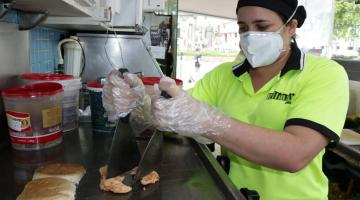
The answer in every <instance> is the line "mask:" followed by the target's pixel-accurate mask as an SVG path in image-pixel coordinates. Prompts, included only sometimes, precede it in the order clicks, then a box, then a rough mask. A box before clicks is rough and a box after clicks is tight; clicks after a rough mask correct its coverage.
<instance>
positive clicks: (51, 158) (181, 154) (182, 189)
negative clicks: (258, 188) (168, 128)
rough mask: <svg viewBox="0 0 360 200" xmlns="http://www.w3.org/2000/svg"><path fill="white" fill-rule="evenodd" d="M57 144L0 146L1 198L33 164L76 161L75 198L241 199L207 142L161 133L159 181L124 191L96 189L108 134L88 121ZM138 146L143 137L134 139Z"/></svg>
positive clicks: (14, 190) (16, 189)
mask: <svg viewBox="0 0 360 200" xmlns="http://www.w3.org/2000/svg"><path fill="white" fill-rule="evenodd" d="M63 139H64V141H63V143H62V144H61V145H60V146H57V147H55V148H52V149H48V150H42V151H37V152H19V151H14V150H12V149H11V148H9V149H6V150H5V151H2V152H0V165H1V168H2V170H1V172H0V176H1V179H0V194H1V199H4V200H7V199H15V198H16V197H17V195H19V194H20V192H21V191H22V190H23V188H24V185H25V184H26V182H28V181H30V180H31V178H32V174H33V172H34V170H35V169H36V168H37V167H38V166H41V165H44V164H46V163H51V162H67V163H79V164H82V165H84V166H85V167H86V170H87V173H86V175H85V176H84V177H83V179H82V180H81V182H80V184H79V186H78V188H77V192H76V199H78V200H102V199H104V200H112V199H114V200H115V199H116V200H119V199H120V200H121V199H126V200H127V199H171V200H177V199H181V200H183V199H187V200H188V199H197V200H201V199H204V200H205V199H206V200H218V199H226V200H232V199H245V198H244V197H243V196H242V195H241V193H240V192H239V191H238V190H237V189H236V188H235V186H234V185H233V183H232V182H231V181H230V179H229V178H228V176H227V175H226V174H225V172H224V171H223V170H222V168H221V167H220V165H219V164H218V163H217V161H216V160H215V158H214V157H213V156H212V155H211V153H210V151H209V150H208V148H207V147H206V145H201V144H198V143H196V142H195V141H193V140H191V139H188V138H184V137H179V136H176V135H174V134H166V135H165V137H164V145H163V160H162V164H161V165H160V169H159V170H158V172H159V174H160V182H158V183H156V184H154V185H152V186H148V187H145V189H144V188H143V187H140V186H136V187H135V191H134V192H132V193H130V194H127V195H122V194H111V193H107V192H102V191H100V189H99V180H100V175H99V172H98V169H99V167H101V166H103V165H105V164H106V163H107V158H108V155H109V151H110V144H111V140H112V134H107V133H96V132H93V131H92V129H91V124H90V123H88V124H85V125H84V124H82V125H81V127H80V128H79V130H74V131H71V132H68V133H66V134H65V135H64V137H63ZM138 142H139V145H140V146H144V145H146V143H147V141H146V140H142V141H138Z"/></svg>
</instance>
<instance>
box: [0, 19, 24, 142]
mask: <svg viewBox="0 0 360 200" xmlns="http://www.w3.org/2000/svg"><path fill="white" fill-rule="evenodd" d="M27 72H30V59H29V32H28V31H18V30H17V24H12V23H3V22H0V90H3V89H4V88H7V87H10V86H14V85H18V84H19V83H18V75H20V74H22V73H27ZM6 135H8V133H7V125H6V118H5V114H4V104H3V99H2V98H0V149H1V148H2V147H3V146H4V140H5V139H6Z"/></svg>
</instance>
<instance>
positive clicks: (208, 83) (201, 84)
mask: <svg viewBox="0 0 360 200" xmlns="http://www.w3.org/2000/svg"><path fill="white" fill-rule="evenodd" d="M228 66H231V65H230V64H229V63H224V64H222V65H219V66H217V67H216V68H215V69H213V70H212V71H210V72H208V73H207V74H205V76H204V77H203V78H202V79H200V80H199V81H197V82H196V84H195V86H194V87H193V88H191V89H190V90H188V92H189V93H190V94H191V95H192V96H193V97H194V98H195V99H197V100H199V101H201V102H203V103H206V104H209V105H214V106H216V105H217V98H218V95H219V93H218V86H219V84H218V83H219V81H220V80H221V74H222V73H223V72H224V71H226V70H231V68H229V67H228ZM228 68H229V69H228Z"/></svg>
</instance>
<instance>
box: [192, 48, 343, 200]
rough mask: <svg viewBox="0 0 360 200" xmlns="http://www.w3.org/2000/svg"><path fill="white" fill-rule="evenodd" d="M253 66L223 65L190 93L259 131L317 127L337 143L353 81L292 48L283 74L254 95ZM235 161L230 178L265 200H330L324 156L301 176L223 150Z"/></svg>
mask: <svg viewBox="0 0 360 200" xmlns="http://www.w3.org/2000/svg"><path fill="white" fill-rule="evenodd" d="M249 70H251V66H250V64H249V63H248V62H247V61H246V60H245V61H244V62H243V63H241V64H239V63H224V64H222V65H220V66H218V67H217V68H215V69H214V70H212V71H211V72H209V73H208V74H206V75H205V76H204V78H203V79H202V80H200V81H198V83H197V84H196V85H195V87H194V88H193V89H192V90H191V94H192V95H193V97H194V98H196V99H198V100H199V101H202V102H204V103H206V104H210V105H214V106H216V107H218V108H220V109H221V110H223V111H224V112H225V113H226V114H227V115H229V116H231V117H233V118H235V119H238V120H240V121H243V122H245V123H248V124H252V125H256V126H258V127H263V128H269V129H273V130H279V131H280V130H284V128H285V127H287V126H290V125H299V126H305V127H308V128H312V129H314V130H316V131H318V132H319V133H320V134H323V135H324V136H326V137H328V138H329V140H331V141H338V140H339V135H340V133H341V130H342V128H343V125H344V122H345V117H346V112H347V108H348V102H349V83H348V77H347V74H346V72H345V70H344V69H343V67H342V66H340V65H339V64H337V63H336V62H334V61H331V60H329V59H327V58H322V57H317V56H314V55H305V54H304V53H303V52H301V50H300V49H299V48H298V47H297V46H296V44H292V52H291V55H290V57H289V60H288V62H287V63H286V65H285V67H284V68H283V70H282V71H281V72H280V73H279V74H278V75H277V76H275V77H274V78H273V79H271V80H270V81H269V82H268V83H266V84H265V85H264V86H263V87H262V88H261V89H260V90H258V91H257V92H254V89H253V86H252V82H251V77H250V75H249ZM223 153H224V154H226V155H227V156H228V157H229V158H230V160H231V164H230V166H231V168H230V173H229V176H230V178H231V179H232V181H233V182H234V183H235V185H236V186H237V187H238V188H243V187H247V188H250V189H254V190H256V191H258V192H259V193H260V196H261V197H262V199H266V200H268V199H276V200H280V199H327V194H328V183H327V178H326V177H325V175H324V174H323V173H322V156H323V154H324V150H323V151H321V152H320V153H319V154H318V155H317V156H316V157H315V158H314V160H313V161H311V162H310V164H309V165H308V166H307V167H305V168H304V169H302V170H301V171H299V172H297V173H288V172H283V171H277V170H274V169H270V168H266V167H263V166H259V165H257V164H255V163H252V162H249V161H247V160H244V159H242V158H240V157H238V156H236V155H235V154H233V153H232V152H230V151H226V150H225V149H223Z"/></svg>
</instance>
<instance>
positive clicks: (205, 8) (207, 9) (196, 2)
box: [179, 0, 238, 19]
mask: <svg viewBox="0 0 360 200" xmlns="http://www.w3.org/2000/svg"><path fill="white" fill-rule="evenodd" d="M237 2H238V1H237V0H179V11H183V12H191V13H198V14H203V15H210V16H216V17H224V18H230V19H236V14H235V9H236V4H237Z"/></svg>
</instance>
